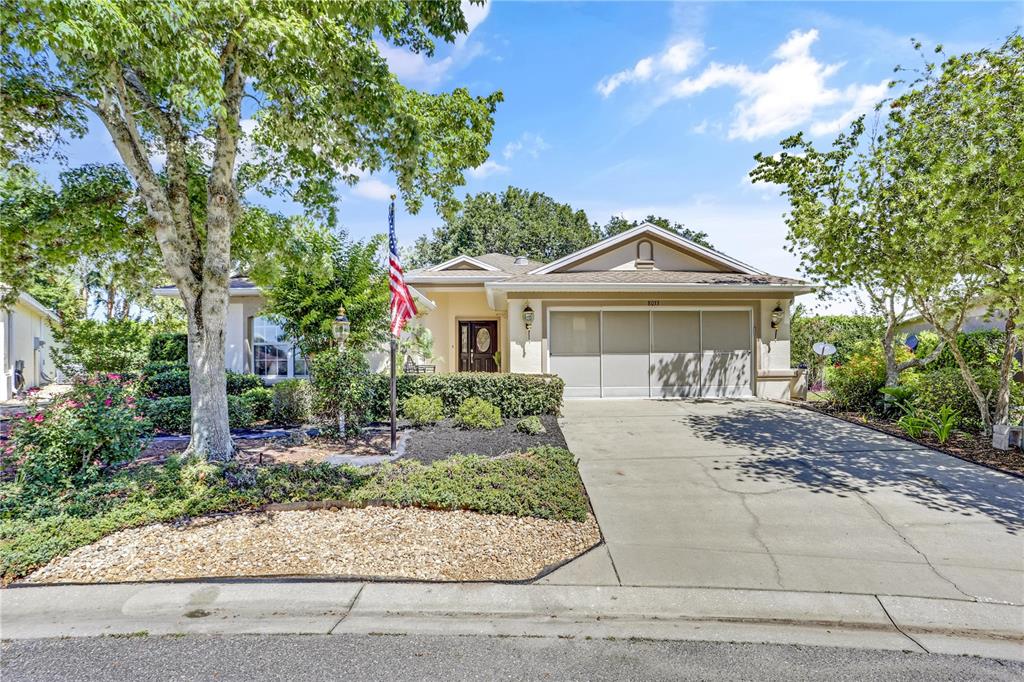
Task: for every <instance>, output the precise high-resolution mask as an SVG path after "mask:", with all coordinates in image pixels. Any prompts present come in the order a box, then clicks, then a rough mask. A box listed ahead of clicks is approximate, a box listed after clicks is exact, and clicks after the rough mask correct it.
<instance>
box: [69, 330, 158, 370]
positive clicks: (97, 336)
mask: <svg viewBox="0 0 1024 682" xmlns="http://www.w3.org/2000/svg"><path fill="white" fill-rule="evenodd" d="M151 332H152V325H151V324H150V323H149V322H138V321H136V320H108V321H106V322H100V321H99V320H91V319H85V320H74V321H68V323H67V324H65V325H63V326H56V327H55V328H54V341H55V342H56V343H55V344H54V346H53V348H52V349H51V352H50V354H51V356H52V357H53V361H54V363H55V364H56V365H57V367H59V368H60V369H61V371H63V372H65V373H66V374H68V375H74V374H76V373H78V372H80V371H84V372H87V373H90V374H91V373H95V372H109V373H119V374H127V373H129V372H137V371H138V370H139V368H141V367H142V365H143V364H144V363H145V362H146V344H147V343H148V341H149V338H150V333H151Z"/></svg>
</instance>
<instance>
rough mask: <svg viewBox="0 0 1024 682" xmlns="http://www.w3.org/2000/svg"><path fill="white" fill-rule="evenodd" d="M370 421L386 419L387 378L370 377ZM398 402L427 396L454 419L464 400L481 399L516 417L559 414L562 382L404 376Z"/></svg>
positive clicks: (481, 375)
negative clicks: (438, 402)
mask: <svg viewBox="0 0 1024 682" xmlns="http://www.w3.org/2000/svg"><path fill="white" fill-rule="evenodd" d="M370 388H371V390H370V393H371V402H370V407H369V418H370V420H371V421H387V419H388V418H389V414H390V412H389V410H390V407H389V400H390V393H389V391H390V389H389V377H388V376H387V375H386V374H373V375H371V377H370ZM397 389H398V402H399V404H401V403H402V402H403V401H404V400H405V399H406V398H408V397H409V396H411V395H429V396H435V397H438V398H440V399H441V403H442V404H443V406H444V414H445V416H447V417H454V416H455V414H456V412H457V411H458V409H459V405H461V404H462V403H463V402H465V400H466V399H467V398H482V399H484V400H486V401H487V402H489V403H491V404H493V405H494V406H496V407H497V408H498V410H500V411H501V414H502V416H504V417H509V418H515V417H524V416H526V415H531V414H558V413H559V412H560V411H561V408H562V394H563V392H564V391H565V382H564V381H563V380H562V379H561V378H559V377H557V376H554V375H551V374H498V373H493V372H457V373H452V374H403V375H402V376H399V377H398V381H397Z"/></svg>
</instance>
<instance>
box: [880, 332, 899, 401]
mask: <svg viewBox="0 0 1024 682" xmlns="http://www.w3.org/2000/svg"><path fill="white" fill-rule="evenodd" d="M882 351H883V352H884V353H885V387H886V388H892V387H894V386H896V385H897V384H899V382H900V368H899V364H898V363H897V361H896V318H895V316H893V315H886V316H885V334H884V335H883V336H882Z"/></svg>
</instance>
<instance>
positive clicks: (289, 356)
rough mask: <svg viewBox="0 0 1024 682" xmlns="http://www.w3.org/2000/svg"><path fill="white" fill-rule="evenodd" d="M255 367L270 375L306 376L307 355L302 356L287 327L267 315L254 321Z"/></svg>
mask: <svg viewBox="0 0 1024 682" xmlns="http://www.w3.org/2000/svg"><path fill="white" fill-rule="evenodd" d="M252 369H253V372H254V373H256V374H257V375H258V376H261V377H267V378H271V379H272V378H276V377H295V376H306V375H307V374H308V373H309V371H308V370H307V369H306V358H305V357H303V355H302V352H301V351H300V350H299V348H298V346H296V345H295V344H294V343H293V342H292V341H291V339H289V338H288V337H287V336H286V335H285V333H284V329H282V328H281V325H280V324H278V323H277V322H275V321H273V320H271V319H269V318H266V317H254V318H253V320H252Z"/></svg>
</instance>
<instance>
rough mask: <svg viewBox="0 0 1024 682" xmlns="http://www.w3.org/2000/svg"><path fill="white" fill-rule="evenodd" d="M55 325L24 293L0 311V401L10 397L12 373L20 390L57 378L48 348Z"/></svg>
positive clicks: (53, 315)
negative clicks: (8, 306) (21, 381)
mask: <svg viewBox="0 0 1024 682" xmlns="http://www.w3.org/2000/svg"><path fill="white" fill-rule="evenodd" d="M59 323H60V318H58V317H57V314H56V313H54V312H53V311H52V310H49V309H47V308H46V307H44V306H43V304H41V303H40V302H39V301H37V300H36V299H34V298H32V297H31V296H29V295H28V294H25V293H22V294H19V295H18V300H17V301H16V302H15V303H14V305H13V306H11V307H10V308H9V309H7V310H4V309H0V400H8V399H10V398H11V397H12V396H13V395H14V393H15V390H16V388H17V387H16V385H15V375H16V373H18V374H20V376H21V377H22V379H23V380H24V385H23V386H22V387H21V388H23V389H29V388H34V387H36V386H43V385H44V384H48V383H51V382H53V381H55V380H56V379H57V371H56V369H55V367H54V364H53V360H51V359H50V357H49V354H50V351H49V349H50V348H51V347H52V346H53V326H54V325H57V324H59Z"/></svg>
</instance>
